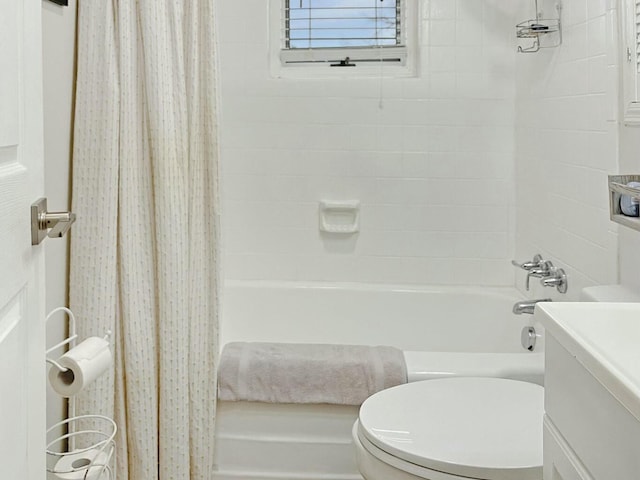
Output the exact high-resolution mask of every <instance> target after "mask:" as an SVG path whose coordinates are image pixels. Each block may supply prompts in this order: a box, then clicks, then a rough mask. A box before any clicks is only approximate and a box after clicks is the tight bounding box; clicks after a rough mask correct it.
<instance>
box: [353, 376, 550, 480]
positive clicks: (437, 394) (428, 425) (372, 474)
mask: <svg viewBox="0 0 640 480" xmlns="http://www.w3.org/2000/svg"><path fill="white" fill-rule="evenodd" d="M543 393H544V389H543V388H542V387H541V386H540V385H536V384H533V383H527V382H521V381H516V380H507V379H502V378H483V377H455V378H444V379H437V380H426V381H420V382H413V383H408V384H404V385H400V386H397V387H394V388H390V389H388V390H383V391H381V392H378V393H377V394H375V395H373V396H371V397H369V398H368V399H367V400H366V401H365V402H364V403H363V404H362V407H361V408H360V413H359V416H358V420H357V421H356V422H355V424H354V426H353V432H352V433H353V440H354V444H355V449H356V458H357V462H358V468H359V469H360V472H361V474H362V476H363V477H364V478H365V479H366V480H414V479H425V480H470V479H482V480H542V418H543Z"/></svg>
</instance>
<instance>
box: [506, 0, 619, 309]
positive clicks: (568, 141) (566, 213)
mask: <svg viewBox="0 0 640 480" xmlns="http://www.w3.org/2000/svg"><path fill="white" fill-rule="evenodd" d="M563 3H564V8H563V11H562V21H563V37H564V39H563V44H562V45H561V46H560V47H558V48H553V49H548V50H542V51H540V52H539V53H536V54H528V55H524V54H522V55H519V56H518V59H517V71H518V75H517V102H516V112H517V122H516V123H517V134H516V152H517V155H516V156H517V163H516V165H517V167H516V183H517V206H518V207H517V229H516V254H517V256H518V258H519V259H521V260H524V259H527V258H531V257H532V256H533V255H534V254H535V253H541V254H542V255H543V256H544V257H546V258H548V259H551V260H552V261H553V262H554V263H555V264H556V265H557V266H561V267H563V268H564V269H565V270H566V271H567V274H568V276H569V291H568V292H567V295H564V296H561V295H559V294H558V293H557V292H556V291H555V289H551V288H544V289H543V288H541V287H539V286H538V287H537V288H536V289H535V290H534V291H533V292H531V295H532V296H535V297H541V296H544V297H547V296H549V295H550V294H551V296H552V297H553V298H556V299H566V300H571V299H577V297H578V295H579V293H580V290H581V288H582V287H584V286H588V285H594V284H608V283H617V281H618V274H617V263H618V262H617V260H618V258H617V255H618V249H617V242H618V238H617V230H618V229H617V225H616V224H614V223H612V222H610V220H609V211H608V209H609V206H608V196H607V175H608V174H613V173H616V172H617V169H618V166H617V157H618V150H617V131H618V124H617V118H618V117H617V102H618V74H617V63H618V62H617V55H618V54H617V49H616V48H617V47H616V44H617V42H616V35H617V33H616V31H615V30H616V29H615V24H616V21H615V19H616V12H615V11H614V10H608V9H607V4H609V3H611V4H613V3H614V2H608V1H606V0H570V1H564V2H563ZM540 5H541V6H542V8H543V9H544V10H545V14H546V15H547V16H550V15H553V14H555V11H554V9H553V2H551V1H545V2H540ZM529 11H530V9H529ZM523 15H524V12H523ZM524 19H525V18H522V20H524ZM518 278H519V280H520V281H521V280H522V278H524V272H522V273H520V274H519V275H518ZM520 285H521V283H520ZM536 285H537V282H536Z"/></svg>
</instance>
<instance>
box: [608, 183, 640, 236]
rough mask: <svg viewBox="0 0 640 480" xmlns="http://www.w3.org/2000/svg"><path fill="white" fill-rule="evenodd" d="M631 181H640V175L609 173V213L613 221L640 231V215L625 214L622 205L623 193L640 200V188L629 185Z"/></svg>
mask: <svg viewBox="0 0 640 480" xmlns="http://www.w3.org/2000/svg"><path fill="white" fill-rule="evenodd" d="M629 182H640V175H609V214H610V218H611V221H613V222H616V223H619V224H620V225H624V226H625V227H629V228H633V229H634V230H638V231H640V217H630V216H627V215H624V214H623V213H622V209H621V207H620V197H621V196H622V195H629V196H630V197H632V198H634V199H636V198H637V199H639V200H640V188H633V187H629V186H627V184H628V183H629Z"/></svg>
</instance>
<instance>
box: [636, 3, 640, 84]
mask: <svg viewBox="0 0 640 480" xmlns="http://www.w3.org/2000/svg"><path fill="white" fill-rule="evenodd" d="M635 4H636V11H635V21H636V32H635V33H636V71H637V72H638V73H640V0H635Z"/></svg>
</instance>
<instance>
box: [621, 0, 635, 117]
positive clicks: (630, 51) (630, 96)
mask: <svg viewBox="0 0 640 480" xmlns="http://www.w3.org/2000/svg"><path fill="white" fill-rule="evenodd" d="M638 8H640V0H625V1H624V2H623V3H622V9H621V14H622V15H621V16H622V18H621V22H620V23H621V25H622V28H621V30H622V32H621V36H622V47H623V48H622V49H621V50H622V57H623V58H622V59H621V66H622V68H621V71H622V101H623V115H624V123H625V124H626V125H628V126H634V127H638V126H640V103H639V102H640V41H639V40H640V37H639V35H640V26H639V25H638V22H640V13H639V11H638Z"/></svg>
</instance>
